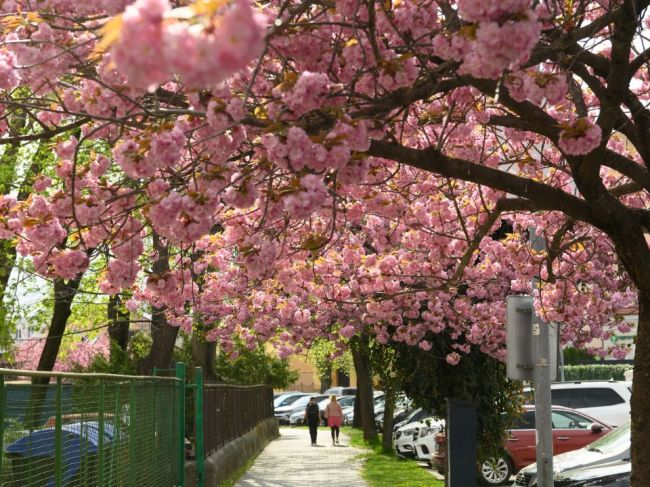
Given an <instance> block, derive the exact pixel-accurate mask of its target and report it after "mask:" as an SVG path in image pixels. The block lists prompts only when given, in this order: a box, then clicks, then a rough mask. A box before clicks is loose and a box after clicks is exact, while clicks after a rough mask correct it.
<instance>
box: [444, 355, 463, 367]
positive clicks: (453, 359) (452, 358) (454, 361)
mask: <svg viewBox="0 0 650 487" xmlns="http://www.w3.org/2000/svg"><path fill="white" fill-rule="evenodd" d="M445 360H446V361H447V363H448V364H449V365H458V362H460V355H458V353H456V352H451V353H448V354H447V357H446V358H445Z"/></svg>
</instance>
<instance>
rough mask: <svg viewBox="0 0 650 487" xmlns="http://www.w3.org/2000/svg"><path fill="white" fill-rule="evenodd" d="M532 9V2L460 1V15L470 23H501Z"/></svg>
mask: <svg viewBox="0 0 650 487" xmlns="http://www.w3.org/2000/svg"><path fill="white" fill-rule="evenodd" d="M530 8H531V2H530V0H458V13H460V15H461V16H462V17H463V18H464V19H466V20H469V21H470V22H483V21H486V20H488V21H501V20H503V19H504V18H505V17H508V16H511V15H514V14H517V13H521V12H525V11H527V10H530Z"/></svg>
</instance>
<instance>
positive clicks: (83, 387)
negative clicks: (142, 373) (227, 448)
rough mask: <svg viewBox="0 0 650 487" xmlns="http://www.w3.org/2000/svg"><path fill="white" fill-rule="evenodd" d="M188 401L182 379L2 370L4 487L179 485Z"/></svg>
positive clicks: (0, 466) (0, 464) (0, 463)
mask: <svg viewBox="0 0 650 487" xmlns="http://www.w3.org/2000/svg"><path fill="white" fill-rule="evenodd" d="M17 374H19V375H20V376H22V377H28V378H30V379H31V378H33V377H41V378H44V379H42V380H43V382H45V384H43V385H33V384H32V383H31V382H30V381H29V380H24V381H11V380H9V379H11V377H12V376H16V375H17ZM183 394H184V391H183V381H182V380H180V379H177V378H166V377H131V376H115V375H104V374H64V373H39V372H27V371H20V372H18V371H15V370H5V369H0V427H1V431H0V451H1V452H2V454H1V456H0V487H64V486H65V487H82V486H83V487H95V486H97V487H108V486H110V487H122V486H124V487H135V486H138V487H163V486H177V485H181V482H182V475H183V474H182V473H181V472H180V471H179V470H180V469H179V462H177V461H175V459H177V458H178V456H179V454H180V455H182V454H183V453H182V451H183V450H182V449H183V447H182V445H183V443H182V439H181V438H182V437H181V435H182V429H181V428H180V423H182V422H183V411H182V409H183V408H182V406H181V403H182V401H180V399H179V398H181V397H183ZM179 451H180V453H179Z"/></svg>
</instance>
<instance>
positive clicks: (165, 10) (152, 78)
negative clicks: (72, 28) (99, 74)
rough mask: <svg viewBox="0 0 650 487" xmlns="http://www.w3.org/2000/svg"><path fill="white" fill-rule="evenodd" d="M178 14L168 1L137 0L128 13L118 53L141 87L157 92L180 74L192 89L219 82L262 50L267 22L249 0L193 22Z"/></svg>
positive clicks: (240, 0)
mask: <svg viewBox="0 0 650 487" xmlns="http://www.w3.org/2000/svg"><path fill="white" fill-rule="evenodd" d="M178 17H179V15H175V12H174V11H173V10H171V6H170V4H169V1H168V0H137V1H136V2H134V3H133V4H131V5H129V6H128V7H127V8H126V10H125V11H124V14H123V16H122V25H121V31H120V39H119V41H118V42H117V43H116V44H115V45H114V46H113V50H112V53H113V56H114V59H115V63H116V64H117V66H118V68H119V69H120V70H121V71H122V72H123V73H124V74H125V75H126V76H127V77H128V79H129V81H130V82H131V83H132V84H134V85H135V86H136V87H139V88H142V89H148V90H151V89H153V88H155V87H157V86H159V85H161V84H163V83H164V82H166V81H167V80H169V79H170V78H171V77H172V76H173V75H175V74H177V75H179V76H180V77H181V79H182V80H183V82H184V83H185V84H186V85H188V86H190V87H194V88H202V87H207V86H216V85H218V84H219V83H221V82H222V81H223V80H224V79H226V78H228V77H230V76H232V75H233V74H235V73H236V72H237V71H239V70H241V69H242V68H244V67H245V66H246V65H247V64H248V62H249V61H250V60H251V59H253V58H254V57H256V56H257V55H259V53H260V52H261V49H262V37H263V22H262V21H261V18H260V17H258V16H256V14H255V13H254V12H253V10H252V8H251V5H250V2H249V1H248V0H232V1H231V2H229V4H228V5H227V6H225V7H224V8H223V9H222V10H221V11H220V12H219V13H218V15H217V14H206V15H205V16H204V17H203V18H198V19H194V20H193V21H191V22H190V21H184V20H183V19H180V18H178Z"/></svg>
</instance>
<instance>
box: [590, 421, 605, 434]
mask: <svg viewBox="0 0 650 487" xmlns="http://www.w3.org/2000/svg"><path fill="white" fill-rule="evenodd" d="M591 432H592V433H602V432H603V425H601V424H598V423H591Z"/></svg>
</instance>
